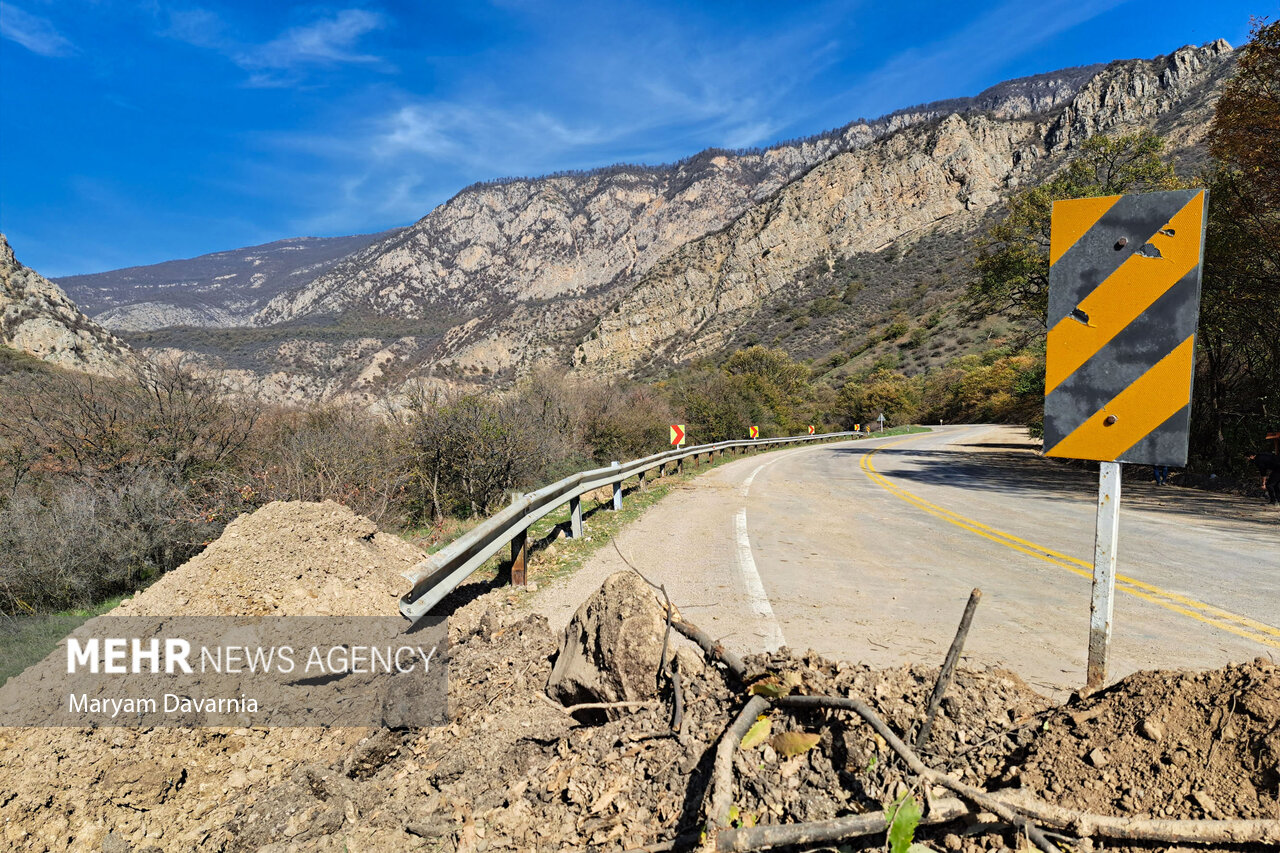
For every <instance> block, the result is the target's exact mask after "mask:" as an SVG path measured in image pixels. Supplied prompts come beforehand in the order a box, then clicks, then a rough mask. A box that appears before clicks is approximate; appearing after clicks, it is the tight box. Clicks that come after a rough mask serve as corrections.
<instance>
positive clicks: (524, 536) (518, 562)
mask: <svg viewBox="0 0 1280 853" xmlns="http://www.w3.org/2000/svg"><path fill="white" fill-rule="evenodd" d="M528 544H529V531H528V530H521V531H520V532H519V533H517V534H516V535H515V537H514V538H513V539H512V540H511V585H512V586H524V585H525V583H526V577H525V559H526V558H527V557H528V556H529V555H528Z"/></svg>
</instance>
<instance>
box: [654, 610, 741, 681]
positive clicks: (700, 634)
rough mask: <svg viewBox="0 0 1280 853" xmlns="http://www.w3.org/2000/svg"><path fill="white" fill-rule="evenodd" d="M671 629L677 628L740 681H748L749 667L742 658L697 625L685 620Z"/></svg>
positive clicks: (673, 624) (676, 623) (678, 622)
mask: <svg viewBox="0 0 1280 853" xmlns="http://www.w3.org/2000/svg"><path fill="white" fill-rule="evenodd" d="M671 627H673V628H675V629H676V630H677V631H679V632H680V633H681V634H683V635H685V636H686V637H688V638H689V639H690V640H693V641H694V642H695V643H697V644H698V645H699V646H701V647H702V651H704V652H705V653H707V654H708V655H710V656H711V657H713V658H715V659H716V660H719V661H720V662H721V663H723V664H724V665H725V666H726V667H728V669H729V672H730V674H732V675H733V677H734V678H736V679H737V680H738V681H746V680H747V665H746V664H745V663H743V662H742V658H740V657H738V656H737V655H735V654H734V653H733V652H731V651H729V650H728V649H726V648H725V647H724V646H723V645H721V644H720V643H717V642H716V641H715V640H713V639H711V635H710V634H708V633H707V632H706V631H704V630H702V629H701V628H699V627H698V626H697V625H694V624H692V623H689V622H686V621H684V620H683V619H681V620H679V621H677V622H672V623H671Z"/></svg>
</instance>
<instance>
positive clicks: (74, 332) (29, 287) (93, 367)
mask: <svg viewBox="0 0 1280 853" xmlns="http://www.w3.org/2000/svg"><path fill="white" fill-rule="evenodd" d="M0 343H2V344H3V345H4V346H7V347H12V348H13V349H16V350H20V351H22V352H25V353H27V354H29V355H33V356H35V357H36V358H38V359H41V360H42V361H47V362H49V363H50V364H55V365H57V366H59V367H65V368H69V369H71V370H80V371H84V372H86V373H96V374H99V375H105V376H110V375H117V374H121V373H123V372H125V371H126V370H127V369H128V368H129V367H130V366H131V365H132V364H133V363H134V356H133V355H132V353H130V351H129V348H128V347H127V346H126V345H125V344H124V343H123V342H122V341H120V340H119V339H118V338H116V337H115V336H114V335H112V334H111V333H110V332H108V331H107V330H105V329H103V328H102V327H101V326H99V325H98V324H97V323H95V322H93V321H92V320H90V319H89V318H88V317H86V316H85V315H84V314H82V313H81V312H80V310H79V309H78V308H76V306H75V303H73V302H72V301H71V300H70V299H68V298H67V295H66V294H65V293H63V292H62V290H61V288H59V287H58V286H57V285H56V284H54V283H53V282H51V281H49V280H48V279H47V278H45V277H44V276H42V275H40V274H39V273H37V272H35V271H34V270H31V269H28V268H27V267H24V266H23V265H22V264H20V263H18V261H17V260H16V259H15V258H14V256H13V249H12V248H10V246H9V241H8V240H7V239H5V236H4V235H3V234H0Z"/></svg>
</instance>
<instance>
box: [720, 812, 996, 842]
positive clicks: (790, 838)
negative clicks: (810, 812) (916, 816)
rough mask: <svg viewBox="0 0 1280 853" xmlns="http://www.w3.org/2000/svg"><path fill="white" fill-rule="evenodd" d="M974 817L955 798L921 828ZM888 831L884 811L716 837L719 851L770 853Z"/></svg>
mask: <svg viewBox="0 0 1280 853" xmlns="http://www.w3.org/2000/svg"><path fill="white" fill-rule="evenodd" d="M968 814H972V812H971V811H970V809H969V807H968V806H966V805H965V804H964V803H963V802H962V801H960V800H956V799H946V800H938V801H936V802H935V803H934V807H933V809H931V810H930V811H929V813H928V814H926V815H924V816H923V817H921V818H920V823H921V825H925V824H932V823H947V822H948V821H952V820H955V819H956V818H961V817H964V816H965V815H968ZM888 828H889V822H888V821H887V820H885V816H884V813H883V812H874V813H870V814H859V815H848V816H846V817H837V818H832V819H831V820H815V821H811V822H809V823H788V824H780V825H767V826H752V827H744V828H742V829H726V830H724V831H723V832H721V833H720V835H719V836H717V838H716V850H717V851H725V853H746V851H754V850H767V849H769V848H770V847H791V846H799V845H802V844H822V843H825V842H833V841H844V840H846V839H850V838H861V837H864V836H867V835H875V834H876V833H879V832H884V831H885V830H887V829H888Z"/></svg>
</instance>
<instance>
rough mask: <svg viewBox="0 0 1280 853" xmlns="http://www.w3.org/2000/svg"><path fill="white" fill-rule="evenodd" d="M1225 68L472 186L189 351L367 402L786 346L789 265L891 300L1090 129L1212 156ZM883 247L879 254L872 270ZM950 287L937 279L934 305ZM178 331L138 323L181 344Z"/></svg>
mask: <svg viewBox="0 0 1280 853" xmlns="http://www.w3.org/2000/svg"><path fill="white" fill-rule="evenodd" d="M1231 67H1233V60H1232V49H1231V47H1230V45H1228V44H1226V42H1224V41H1221V40H1219V41H1216V42H1211V43H1209V44H1206V45H1204V46H1201V47H1191V46H1187V47H1184V48H1180V49H1179V50H1177V51H1174V52H1173V53H1171V54H1168V55H1164V56H1160V57H1156V58H1154V59H1150V60H1118V61H1115V62H1112V63H1108V64H1106V65H1105V66H1101V67H1098V66H1084V67H1080V68H1076V69H1064V70H1063V71H1061V72H1051V73H1048V74H1043V75H1034V76H1033V77H1029V78H1021V79H1020V80H1016V81H1008V82H1006V83H1002V84H997V85H996V86H994V87H990V88H989V89H988V90H984V92H982V93H979V94H978V95H976V96H973V97H971V98H965V99H952V101H946V102H939V103H940V104H941V107H939V106H938V104H934V105H924V106H922V107H918V108H909V109H907V110H904V111H897V112H896V113H894V114H890V115H888V116H885V117H882V118H881V119H877V120H876V122H874V123H867V122H861V121H858V122H852V123H850V124H849V125H846V126H845V127H844V128H838V129H836V130H835V131H829V132H825V133H823V134H818V135H816V136H814V137H807V138H804V139H801V140H799V141H798V142H796V143H795V144H794V145H792V146H790V147H785V146H784V147H775V148H769V149H750V150H747V151H744V152H736V153H735V152H727V151H721V150H715V149H710V150H707V151H703V152H699V153H698V154H695V155H693V156H691V157H688V158H685V159H683V160H680V161H677V162H676V163H675V164H672V165H671V166H670V167H669V168H666V167H649V166H644V167H627V166H615V167H606V168H604V169H596V170H590V171H585V172H581V173H578V172H569V173H560V174H557V175H553V176H550V177H543V178H504V179H499V180H495V181H489V182H481V183H479V184H474V185H472V186H471V187H468V188H466V189H465V190H462V191H460V192H459V193H458V194H456V195H455V196H454V197H453V198H452V199H450V201H448V202H446V203H445V204H442V205H439V206H438V207H436V208H434V209H433V210H432V211H430V212H429V213H428V214H427V215H426V216H424V217H422V218H421V219H419V220H418V221H417V222H416V223H414V224H413V225H411V226H409V227H407V228H404V229H401V230H398V231H394V232H391V233H389V234H387V235H385V236H383V237H381V239H377V240H374V241H373V242H370V243H369V244H368V245H366V246H364V247H362V248H359V249H357V250H356V251H354V252H353V253H351V254H349V255H347V256H345V257H343V258H340V259H337V260H336V261H335V262H334V263H333V264H332V265H331V266H330V267H328V268H327V269H325V270H324V271H322V272H320V273H319V274H318V275H316V276H315V277H313V278H311V279H310V280H309V281H307V282H306V283H305V284H304V285H303V286H301V287H296V288H291V289H283V290H281V291H280V292H279V293H277V294H275V295H274V296H272V297H271V298H270V299H269V300H266V301H265V303H264V304H263V305H262V307H261V308H260V310H258V312H257V313H256V314H255V315H253V317H252V318H251V321H252V324H253V325H252V327H245V328H244V330H243V334H241V333H240V332H236V334H234V335H230V331H235V330H230V331H229V332H228V335H230V337H228V336H226V335H224V336H223V338H221V339H220V338H217V336H215V337H213V338H210V337H208V336H206V337H205V339H204V340H205V341H206V343H205V344H203V345H202V346H201V350H200V353H199V355H200V357H201V358H202V359H203V360H204V361H205V362H206V363H207V364H208V365H209V366H210V369H213V370H217V369H223V370H226V371H228V374H227V375H228V376H229V377H230V378H229V379H228V382H229V383H230V384H234V385H235V387H237V388H240V389H253V388H255V387H257V388H261V389H267V387H268V386H269V387H270V388H272V389H279V388H281V387H286V386H287V387H291V388H294V389H295V391H292V392H290V397H291V398H293V397H296V396H297V394H298V393H301V392H300V391H298V390H297V389H300V388H303V387H305V388H309V389H313V390H314V392H315V393H317V394H319V395H321V396H324V397H332V396H344V395H345V396H348V397H353V398H356V399H370V398H372V397H374V396H377V395H381V394H385V393H387V392H389V391H391V392H394V391H395V390H396V389H397V388H402V387H404V385H405V384H406V383H423V382H426V383H436V384H437V385H443V386H446V387H468V388H470V387H481V386H485V385H489V384H493V383H495V382H496V383H499V384H503V383H507V382H510V381H511V380H513V379H515V378H516V377H518V376H519V375H521V374H522V373H524V372H525V371H527V370H529V369H531V368H532V367H533V366H534V365H536V364H540V363H550V364H553V365H557V366H559V367H562V368H565V369H573V370H579V371H586V372H597V373H610V374H617V373H623V374H630V373H637V372H641V373H650V372H652V371H653V370H654V369H655V368H656V367H658V366H659V365H661V364H678V363H684V362H688V361H690V360H695V359H699V358H706V357H709V356H712V355H714V353H716V352H717V351H718V350H720V349H723V348H725V347H730V346H737V345H739V344H740V343H741V341H742V340H743V337H742V335H741V334H739V330H740V329H742V328H747V327H751V328H757V329H764V328H769V329H772V330H773V335H774V337H773V340H772V341H771V342H772V343H774V344H775V345H781V346H785V345H786V343H787V340H788V335H789V334H794V333H797V332H798V331H799V327H796V328H790V330H789V329H788V327H786V326H785V325H784V326H779V325H778V324H777V323H776V322H774V321H773V320H771V319H769V318H768V317H766V316H765V315H763V314H762V313H761V312H764V311H765V310H766V306H770V305H773V306H775V307H776V306H777V303H778V298H779V295H780V294H785V293H787V292H788V288H793V289H795V291H796V292H797V293H800V292H801V291H802V290H803V288H801V287H800V286H799V284H798V282H799V281H800V280H801V279H802V278H803V279H805V280H806V281H808V280H815V281H816V280H817V279H815V278H814V276H817V277H818V278H823V277H824V276H827V273H829V272H832V271H835V270H837V269H839V268H842V267H841V265H842V264H845V261H846V260H849V259H854V258H863V259H864V260H862V261H858V262H857V263H856V264H855V265H854V266H856V267H857V268H858V269H860V270H866V271H869V273H870V279H869V281H868V282H866V285H867V294H873V293H880V292H887V290H892V291H894V292H895V293H896V292H898V291H901V290H902V289H903V287H902V286H901V284H900V283H899V279H900V278H901V276H902V275H904V274H905V273H903V272H902V271H901V270H899V269H898V268H897V267H895V265H894V264H895V263H896V262H895V261H893V259H894V258H901V257H904V256H906V255H907V254H909V252H910V247H911V245H913V244H914V243H915V242H917V241H921V240H925V241H926V242H928V243H929V245H938V246H946V247H948V248H947V251H948V253H949V258H948V261H947V269H948V270H949V272H948V276H951V277H952V278H953V279H954V277H956V276H962V275H964V274H965V273H964V271H963V270H962V268H961V267H962V265H958V263H957V262H956V261H955V258H956V256H958V255H961V254H963V253H964V251H965V247H966V246H967V245H968V244H969V241H970V240H971V238H972V236H973V235H974V234H975V233H976V229H978V228H979V226H980V224H981V223H982V222H984V221H985V220H986V218H987V217H990V216H991V215H992V213H993V211H996V210H998V208H999V206H1000V205H1001V204H1002V203H1003V200H1004V199H1005V198H1007V196H1008V194H1009V193H1010V192H1012V191H1014V190H1016V189H1017V188H1018V187H1019V186H1021V185H1024V184H1025V183H1027V182H1031V181H1035V180H1039V179H1041V178H1043V177H1044V176H1045V175H1047V174H1049V173H1051V172H1052V171H1053V170H1054V169H1056V168H1058V167H1060V166H1061V165H1062V163H1064V162H1065V160H1066V158H1067V157H1068V156H1069V154H1070V152H1071V151H1072V150H1073V149H1074V147H1075V146H1077V145H1078V144H1079V143H1080V142H1081V141H1083V140H1084V139H1086V138H1088V137H1089V136H1091V135H1093V134H1095V133H1099V132H1112V131H1120V130H1126V129H1137V128H1140V127H1146V128H1151V127H1155V128H1157V129H1159V130H1160V131H1161V132H1162V133H1165V134H1167V135H1168V137H1169V139H1170V143H1171V146H1172V147H1173V148H1174V149H1175V150H1176V151H1178V152H1179V153H1180V156H1183V157H1186V156H1187V155H1190V156H1191V157H1192V159H1194V157H1197V156H1203V149H1204V146H1203V137H1204V131H1205V128H1207V123H1208V119H1209V116H1210V114H1211V108H1212V103H1213V99H1214V98H1215V97H1216V95H1215V93H1216V91H1217V88H1218V87H1219V86H1220V85H1221V81H1222V79H1223V78H1224V77H1225V75H1226V74H1228V73H1229V71H1230V69H1231ZM949 106H950V107H956V108H957V109H955V110H952V111H950V112H947V111H946V110H945V108H946V107H949ZM931 235H933V236H931ZM938 235H941V236H939V237H938V239H934V236H938ZM939 240H940V242H939ZM879 252H885V253H887V254H886V255H885V257H886V258H887V259H888V260H887V261H886V263H885V264H884V266H883V267H880V266H879V265H877V264H870V265H868V263H869V262H868V261H866V260H865V259H867V258H871V257H874V256H875V254H876V253H879ZM912 263H916V264H917V265H920V264H922V263H924V262H923V261H922V260H920V259H916V260H915V261H913V262H912ZM846 266H847V265H846ZM823 270H826V272H823ZM912 275H917V273H912ZM806 277H807V278H806ZM824 280H825V279H824ZM911 281H912V285H911V288H909V289H911V290H913V291H916V290H920V289H921V288H924V291H921V292H922V293H923V292H925V291H927V290H928V288H929V286H930V284H929V282H928V280H927V278H919V277H917V278H913V279H911ZM806 286H807V285H806ZM831 286H832V287H836V285H835V284H832V285H831ZM955 288H956V282H955V281H954V280H949V282H938V283H936V286H935V289H936V290H937V291H938V293H939V294H941V293H943V292H945V293H946V294H949V295H948V296H947V298H948V299H954V298H955V295H956V294H955ZM836 289H837V290H838V289H839V287H837V288H836ZM804 292H805V293H808V291H804ZM828 297H829V295H828ZM805 298H810V297H809V296H805ZM813 298H819V296H817V295H813ZM904 298H905V297H903V296H902V295H901V294H899V296H896V297H894V298H893V299H888V300H886V299H881V298H879V297H876V298H870V296H869V295H868V296H866V298H864V297H855V298H851V299H850V300H846V301H845V303H844V304H845V307H844V308H841V309H838V310H839V311H840V312H843V313H838V315H837V316H836V319H837V320H839V322H838V323H836V324H835V325H836V326H839V337H838V338H832V339H831V340H828V341H827V342H826V343H825V344H823V342H822V341H821V340H817V339H815V338H814V334H815V333H816V331H817V330H820V329H825V328H827V324H826V323H825V321H824V322H819V323H817V324H816V325H815V327H814V330H811V331H809V332H807V333H806V335H807V343H806V350H807V351H810V352H813V353H814V354H815V357H819V358H821V357H823V347H824V346H825V347H827V349H828V350H830V348H832V347H835V348H837V349H839V348H840V347H845V346H847V345H848V339H850V338H856V337H857V336H859V335H863V334H865V333H867V332H868V331H869V329H870V327H871V326H872V325H875V324H877V323H883V321H882V319H881V318H880V316H879V314H878V313H877V312H881V311H883V310H885V309H884V306H885V305H886V304H899V303H901V304H900V305H899V307H898V308H896V309H894V310H898V311H901V310H904V309H903V306H905V307H906V309H909V310H914V309H912V308H911V306H913V305H918V304H922V302H921V299H920V298H915V299H914V301H911V300H908V301H907V302H905V303H903V302H902V300H903V299H904ZM934 301H936V300H934ZM877 306H879V307H877ZM769 310H774V309H772V308H771V309H769ZM388 322H390V323H391V325H390V326H387V323H388ZM833 322H834V321H833ZM383 327H385V330H384V331H376V329H377V328H383ZM832 328H835V326H832ZM304 329H305V334H302V333H301V332H300V331H299V330H304ZM193 334H194V332H183V331H182V330H181V329H175V330H171V331H168V332H165V334H164V335H162V336H161V337H159V338H158V337H156V336H154V335H150V336H145V335H144V336H142V337H146V338H147V339H148V340H151V341H154V342H155V343H156V344H157V345H162V347H163V348H170V349H177V350H182V349H183V348H184V335H187V336H190V335H193ZM832 334H836V333H835V332H833V333H832ZM161 338H163V343H162V344H161ZM139 339H140V338H139ZM220 340H221V343H219V341H220ZM220 346H224V347H228V348H229V349H225V350H224V352H226V353H227V354H228V358H229V357H230V355H231V352H232V350H234V351H235V353H236V355H235V357H234V360H233V361H234V363H232V362H231V361H228V360H225V359H221V360H220V357H219V347H220ZM232 374H234V375H233V376H232ZM262 393H264V394H267V395H268V396H270V395H272V394H274V393H276V392H275V391H270V390H262Z"/></svg>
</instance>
